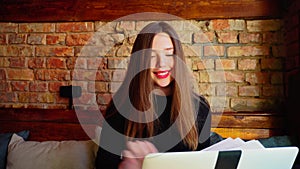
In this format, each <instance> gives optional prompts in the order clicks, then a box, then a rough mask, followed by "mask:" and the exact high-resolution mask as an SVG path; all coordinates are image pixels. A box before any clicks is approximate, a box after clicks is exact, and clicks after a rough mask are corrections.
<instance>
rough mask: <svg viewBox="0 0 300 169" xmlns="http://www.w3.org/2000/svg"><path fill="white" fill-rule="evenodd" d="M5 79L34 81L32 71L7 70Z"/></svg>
mask: <svg viewBox="0 0 300 169" xmlns="http://www.w3.org/2000/svg"><path fill="white" fill-rule="evenodd" d="M7 79H9V80H34V74H33V70H28V69H8V70H7Z"/></svg>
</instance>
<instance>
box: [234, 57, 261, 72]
mask: <svg viewBox="0 0 300 169" xmlns="http://www.w3.org/2000/svg"><path fill="white" fill-rule="evenodd" d="M257 67H258V60H257V59H241V60H238V69H239V70H255V69H257Z"/></svg>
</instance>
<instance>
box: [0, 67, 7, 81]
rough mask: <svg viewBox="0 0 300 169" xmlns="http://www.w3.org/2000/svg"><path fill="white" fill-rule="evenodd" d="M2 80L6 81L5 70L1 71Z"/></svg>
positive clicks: (0, 78) (0, 77)
mask: <svg viewBox="0 0 300 169" xmlns="http://www.w3.org/2000/svg"><path fill="white" fill-rule="evenodd" d="M0 80H6V71H5V69H0Z"/></svg>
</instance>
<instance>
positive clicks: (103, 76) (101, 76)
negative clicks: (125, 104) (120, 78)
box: [95, 70, 112, 82]
mask: <svg viewBox="0 0 300 169" xmlns="http://www.w3.org/2000/svg"><path fill="white" fill-rule="evenodd" d="M111 74H112V73H111V71H108V70H98V71H97V72H96V78H95V80H96V81H106V82H107V81H111V79H112V75H111Z"/></svg>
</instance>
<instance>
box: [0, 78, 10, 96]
mask: <svg viewBox="0 0 300 169" xmlns="http://www.w3.org/2000/svg"><path fill="white" fill-rule="evenodd" d="M0 91H4V92H7V91H9V83H8V82H5V81H2V80H1V81H0ZM0 93H1V92H0Z"/></svg>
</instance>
